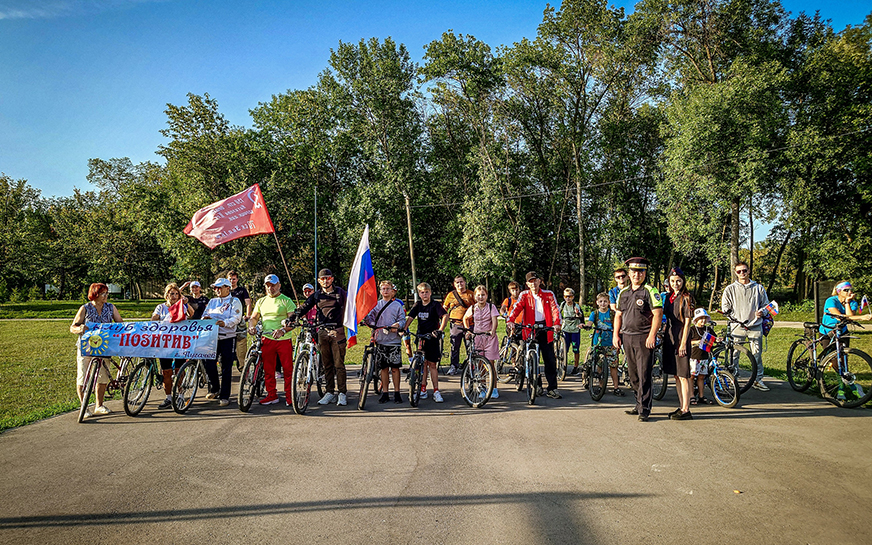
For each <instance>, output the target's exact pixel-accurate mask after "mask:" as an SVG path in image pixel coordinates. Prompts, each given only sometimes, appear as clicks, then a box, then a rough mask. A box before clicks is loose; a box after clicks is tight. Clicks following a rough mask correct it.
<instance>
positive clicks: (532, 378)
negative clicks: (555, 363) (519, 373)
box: [524, 350, 539, 405]
mask: <svg viewBox="0 0 872 545" xmlns="http://www.w3.org/2000/svg"><path fill="white" fill-rule="evenodd" d="M538 367H539V357H538V354H537V353H536V352H535V351H533V350H530V351H528V352H527V357H526V358H524V382H525V383H526V388H527V404H528V405H535V404H536V374H537V373H536V371H537V368H538Z"/></svg>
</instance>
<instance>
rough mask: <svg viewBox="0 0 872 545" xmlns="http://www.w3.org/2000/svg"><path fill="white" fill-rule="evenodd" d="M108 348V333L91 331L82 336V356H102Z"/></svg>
mask: <svg viewBox="0 0 872 545" xmlns="http://www.w3.org/2000/svg"><path fill="white" fill-rule="evenodd" d="M107 346H109V332H108V331H99V330H91V331H86V332H85V333H84V334H83V335H82V346H81V350H82V354H83V355H85V356H102V355H103V354H105V353H106V347H107Z"/></svg>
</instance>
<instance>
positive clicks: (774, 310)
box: [765, 301, 778, 316]
mask: <svg viewBox="0 0 872 545" xmlns="http://www.w3.org/2000/svg"><path fill="white" fill-rule="evenodd" d="M765 310H767V311H769V314H770V315H772V316H775V315H777V314H778V303H776V302H775V301H772V302H771V303H769V304H768V305H766V308H765Z"/></svg>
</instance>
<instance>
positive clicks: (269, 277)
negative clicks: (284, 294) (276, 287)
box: [263, 274, 279, 284]
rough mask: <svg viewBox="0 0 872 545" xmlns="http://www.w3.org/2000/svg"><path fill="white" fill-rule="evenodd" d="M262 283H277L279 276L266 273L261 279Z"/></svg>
mask: <svg viewBox="0 0 872 545" xmlns="http://www.w3.org/2000/svg"><path fill="white" fill-rule="evenodd" d="M263 283H264V284H278V283H279V277H278V276H276V275H274V274H268V275H266V277H265V278H264V279H263Z"/></svg>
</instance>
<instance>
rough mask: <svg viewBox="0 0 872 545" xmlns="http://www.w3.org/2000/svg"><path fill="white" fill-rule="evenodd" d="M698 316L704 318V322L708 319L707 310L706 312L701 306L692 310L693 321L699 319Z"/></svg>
mask: <svg viewBox="0 0 872 545" xmlns="http://www.w3.org/2000/svg"><path fill="white" fill-rule="evenodd" d="M700 318H705V321H706V322H707V321H709V319H710V318H709V314H708V312H706V311H705V309H704V308H702V307H700V308H698V309H696V310H694V311H693V321H694V322H695V321H697V320H699V319H700Z"/></svg>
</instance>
